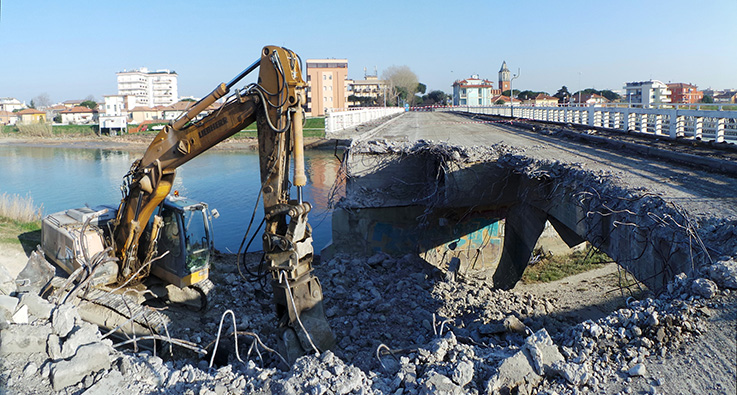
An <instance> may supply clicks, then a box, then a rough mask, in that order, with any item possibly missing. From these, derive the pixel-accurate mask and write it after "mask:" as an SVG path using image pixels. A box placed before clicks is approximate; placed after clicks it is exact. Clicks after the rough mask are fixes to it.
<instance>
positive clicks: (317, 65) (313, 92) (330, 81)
mask: <svg viewBox="0 0 737 395" xmlns="http://www.w3.org/2000/svg"><path fill="white" fill-rule="evenodd" d="M305 63H306V66H307V67H306V68H307V103H306V106H305V111H306V112H307V115H309V116H322V115H325V110H327V109H345V108H348V95H347V94H346V93H347V90H348V89H347V88H348V83H349V81H348V59H307V61H306V62H305Z"/></svg>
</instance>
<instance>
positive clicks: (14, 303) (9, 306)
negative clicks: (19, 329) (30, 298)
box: [0, 295, 20, 316]
mask: <svg viewBox="0 0 737 395" xmlns="http://www.w3.org/2000/svg"><path fill="white" fill-rule="evenodd" d="M18 303H20V300H18V298H16V297H13V296H8V295H0V309H5V310H7V311H8V312H9V313H10V314H11V316H12V315H13V314H15V309H16V308H17V307H18Z"/></svg>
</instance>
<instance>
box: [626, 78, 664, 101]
mask: <svg viewBox="0 0 737 395" xmlns="http://www.w3.org/2000/svg"><path fill="white" fill-rule="evenodd" d="M624 90H625V92H626V93H625V102H627V103H629V104H636V105H641V106H643V107H649V106H653V105H658V104H668V103H670V102H671V99H670V90H669V89H668V85H666V84H664V83H663V82H661V81H658V80H649V81H638V82H627V83H626V84H625V86H624Z"/></svg>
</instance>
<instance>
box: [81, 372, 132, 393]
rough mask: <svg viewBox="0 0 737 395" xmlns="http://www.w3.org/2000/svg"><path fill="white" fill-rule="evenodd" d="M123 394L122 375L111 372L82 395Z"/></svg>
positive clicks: (124, 388)
mask: <svg viewBox="0 0 737 395" xmlns="http://www.w3.org/2000/svg"><path fill="white" fill-rule="evenodd" d="M125 393H126V386H125V383H124V382H123V374H122V373H120V372H119V371H117V370H111V371H110V372H109V373H108V374H107V376H105V377H103V378H102V379H101V380H100V381H98V382H97V383H95V384H94V385H93V386H92V387H90V388H88V389H87V390H86V391H85V392H83V393H82V395H122V394H125Z"/></svg>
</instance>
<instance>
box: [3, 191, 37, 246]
mask: <svg viewBox="0 0 737 395" xmlns="http://www.w3.org/2000/svg"><path fill="white" fill-rule="evenodd" d="M39 243H41V208H36V207H35V205H34V204H33V199H32V198H31V197H30V196H26V197H22V196H19V195H9V194H7V193H3V194H1V195H0V246H11V247H12V246H20V247H22V248H23V249H24V250H26V251H29V250H31V249H34V248H35V247H36V245H37V244H39ZM0 248H2V247H0Z"/></svg>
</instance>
